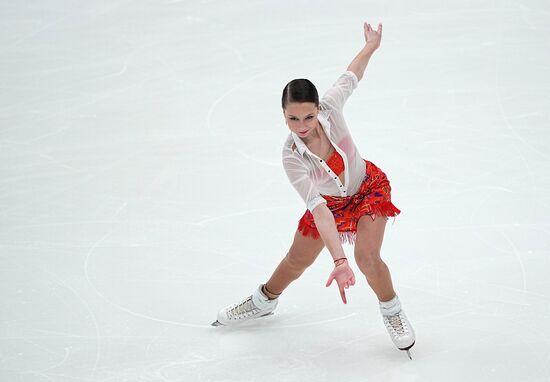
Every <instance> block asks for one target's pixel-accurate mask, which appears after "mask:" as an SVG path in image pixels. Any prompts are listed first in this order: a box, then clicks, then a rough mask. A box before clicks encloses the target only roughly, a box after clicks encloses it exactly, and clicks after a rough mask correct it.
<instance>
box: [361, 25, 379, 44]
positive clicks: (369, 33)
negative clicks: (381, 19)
mask: <svg viewBox="0 0 550 382" xmlns="http://www.w3.org/2000/svg"><path fill="white" fill-rule="evenodd" d="M363 29H364V31H365V42H366V43H367V45H369V46H370V47H372V49H373V50H376V49H378V47H379V46H380V40H381V39H382V23H378V30H376V31H375V30H374V29H372V27H371V26H370V24H368V23H367V22H366V21H365V22H364V24H363Z"/></svg>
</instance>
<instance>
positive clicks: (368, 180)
mask: <svg viewBox="0 0 550 382" xmlns="http://www.w3.org/2000/svg"><path fill="white" fill-rule="evenodd" d="M363 160H364V161H365V166H366V173H365V178H364V179H363V182H362V183H361V186H360V187H359V190H358V191H357V192H356V193H355V194H354V195H351V196H329V195H322V197H323V198H324V199H325V200H326V201H327V207H328V209H329V210H330V211H331V212H332V214H333V215H334V220H335V222H336V229H337V230H338V232H339V235H340V240H341V242H342V243H346V242H347V243H349V244H355V239H356V234H357V223H358V222H359V218H361V216H364V215H369V216H370V217H371V218H372V220H373V221H374V219H375V218H376V216H382V217H386V218H388V217H390V216H392V217H395V216H397V215H398V214H400V213H401V211H400V210H399V209H398V208H397V207H396V206H395V205H394V204H393V203H392V202H391V186H390V182H389V180H388V178H387V176H386V174H385V173H384V172H383V171H382V170H380V169H379V168H378V167H377V166H376V165H375V164H374V163H372V162H370V161H368V160H366V159H363ZM298 230H299V231H300V232H301V233H302V235H304V236H311V237H312V238H314V239H318V238H319V237H320V235H319V231H318V230H317V227H316V226H315V221H314V219H313V215H312V213H311V212H310V211H309V210H306V212H305V213H304V215H303V216H302V218H301V219H300V221H299V222H298Z"/></svg>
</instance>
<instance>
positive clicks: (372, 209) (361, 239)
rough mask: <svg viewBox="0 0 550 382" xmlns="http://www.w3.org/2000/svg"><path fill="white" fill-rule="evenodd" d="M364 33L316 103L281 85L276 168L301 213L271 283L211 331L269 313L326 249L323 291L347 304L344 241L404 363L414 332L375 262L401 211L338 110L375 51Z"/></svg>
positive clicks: (300, 86)
mask: <svg viewBox="0 0 550 382" xmlns="http://www.w3.org/2000/svg"><path fill="white" fill-rule="evenodd" d="M364 34H365V41H366V44H365V46H364V47H363V49H362V50H361V51H360V52H359V54H358V55H357V56H356V57H355V58H354V59H353V61H352V62H351V63H350V65H349V66H348V68H347V70H346V72H345V73H343V74H342V75H341V76H340V77H339V78H338V80H337V81H336V82H335V83H334V85H333V86H332V87H331V88H330V89H329V90H328V91H327V92H326V93H325V94H324V96H323V97H322V99H321V101H319V96H318V93H317V90H316V88H315V86H314V85H313V84H312V83H311V82H310V81H308V80H306V79H296V80H293V81H291V82H289V83H288V84H287V85H286V86H285V88H284V90H283V96H282V107H283V115H284V117H285V121H286V124H287V125H288V128H289V129H290V131H291V133H290V134H289V136H288V138H287V140H286V142H285V145H284V148H283V166H284V169H285V171H286V173H287V176H288V178H289V180H290V183H291V184H292V185H293V186H294V188H295V189H296V191H297V192H298V194H299V195H300V196H301V197H302V199H303V200H304V202H305V203H306V208H307V210H306V212H305V213H304V215H303V216H302V218H301V219H300V221H299V224H298V229H297V230H296V233H295V235H294V242H293V244H292V246H291V248H290V250H289V252H288V253H287V255H286V256H285V257H284V258H283V260H282V261H281V263H280V264H279V266H278V267H277V269H276V270H275V272H274V273H273V275H272V276H271V278H270V279H269V280H268V281H267V282H266V283H265V284H260V286H259V287H258V288H257V289H256V290H255V291H254V293H253V294H252V295H251V296H249V297H247V298H245V299H243V300H242V301H241V302H239V303H237V304H233V305H230V306H228V307H226V308H224V309H222V310H221V311H220V312H219V313H218V320H217V321H216V322H214V323H213V324H212V325H214V326H218V325H232V324H236V323H240V322H243V321H247V320H249V319H252V318H257V317H261V316H266V315H269V314H273V311H274V310H275V308H276V307H277V303H278V297H279V296H280V295H281V293H282V292H283V290H284V289H285V288H286V287H287V286H288V285H289V284H290V283H291V282H292V281H294V280H296V279H297V278H298V277H299V276H300V275H301V274H302V273H303V272H304V271H305V269H306V268H307V267H308V266H310V265H311V264H312V263H313V262H314V261H315V259H316V258H317V256H318V255H319V253H320V252H321V250H322V249H323V248H324V247H325V246H326V247H327V249H328V251H329V252H330V254H331V256H332V258H333V259H334V264H335V265H334V269H333V270H332V272H331V274H330V276H329V278H328V280H327V283H326V286H327V287H328V286H330V285H331V283H332V281H333V280H334V281H336V284H337V285H338V288H339V291H340V296H341V298H342V301H343V302H344V304H346V303H347V300H346V294H345V289H348V288H349V287H350V286H351V285H355V275H354V273H353V271H352V269H351V268H350V266H349V264H348V261H347V259H346V255H345V253H344V250H343V248H342V243H343V242H349V243H351V244H354V246H355V248H354V255H355V260H356V263H357V266H358V267H359V269H360V270H361V272H362V273H363V274H364V275H365V276H366V278H367V282H368V284H369V285H370V287H371V288H372V289H373V291H374V293H375V294H376V296H377V297H378V300H379V305H380V312H381V314H382V317H383V322H384V323H385V325H386V328H387V330H388V333H389V334H390V336H391V338H392V340H393V342H394V343H395V345H396V346H397V347H398V348H399V349H401V350H406V351H407V353H408V354H409V357H410V353H409V349H410V348H411V347H412V346H413V345H414V343H415V333H414V330H413V328H412V326H411V324H410V322H409V321H408V319H407V317H406V315H405V313H404V311H403V309H401V304H400V301H399V297H398V296H397V295H396V293H395V291H394V289H393V285H392V281H391V276H390V272H389V269H388V267H387V265H386V264H385V263H384V262H383V261H382V259H381V258H380V248H381V246H382V240H383V236H384V229H385V226H386V222H387V220H388V217H389V216H397V215H398V214H399V213H400V210H399V209H397V207H395V206H394V205H393V204H392V202H391V187H390V184H389V181H388V179H387V177H386V175H385V174H384V173H383V172H382V171H381V170H380V169H379V168H378V167H377V166H375V165H374V164H373V163H372V162H369V161H367V160H365V159H362V158H361V156H360V154H359V152H358V150H357V147H356V146H355V143H354V142H353V140H352V138H351V135H350V132H349V130H348V128H347V125H346V122H345V120H344V117H343V112H342V111H343V107H344V104H345V102H346V100H347V99H348V97H349V96H350V95H351V93H352V92H353V90H354V89H355V88H356V87H357V83H358V82H359V81H360V80H361V78H362V77H363V74H364V72H365V69H366V67H367V64H368V62H369V59H370V57H371V56H372V54H373V53H374V51H375V50H376V49H378V47H379V46H380V40H381V37H382V24H378V30H377V31H375V30H373V29H372V28H371V26H370V24H367V23H366V22H365V24H364Z"/></svg>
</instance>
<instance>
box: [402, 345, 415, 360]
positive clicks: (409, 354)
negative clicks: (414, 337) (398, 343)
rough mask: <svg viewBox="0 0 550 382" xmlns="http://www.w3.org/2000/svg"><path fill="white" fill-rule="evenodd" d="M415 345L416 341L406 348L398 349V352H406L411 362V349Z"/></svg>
mask: <svg viewBox="0 0 550 382" xmlns="http://www.w3.org/2000/svg"><path fill="white" fill-rule="evenodd" d="M415 343H416V341H415V342H413V343H412V344H411V346H408V347H406V348H400V349H399V350H403V351H406V352H407V355H408V356H409V359H410V360H411V361H412V357H411V348H412V347H413V346H414V344H415Z"/></svg>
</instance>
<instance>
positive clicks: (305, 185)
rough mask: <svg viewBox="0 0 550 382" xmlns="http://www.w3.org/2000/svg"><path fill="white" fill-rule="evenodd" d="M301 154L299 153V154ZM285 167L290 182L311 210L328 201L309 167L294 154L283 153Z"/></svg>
mask: <svg viewBox="0 0 550 382" xmlns="http://www.w3.org/2000/svg"><path fill="white" fill-rule="evenodd" d="M297 155H299V154H297ZM283 167H284V169H285V172H286V175H287V176H288V180H289V181H290V184H292V186H293V187H294V188H295V189H296V191H297V192H298V194H299V195H300V197H301V198H302V200H303V201H304V202H305V204H306V208H307V209H308V210H309V211H313V209H314V208H315V207H317V206H318V205H319V204H321V203H326V202H327V201H326V200H325V198H323V197H322V196H321V194H320V193H319V191H318V190H317V187H316V186H315V184H314V183H313V181H312V179H311V177H310V175H309V170H308V169H307V167H306V166H305V165H304V164H303V163H302V162H301V161H300V159H299V158H297V157H296V156H295V155H293V154H289V153H285V154H283Z"/></svg>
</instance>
